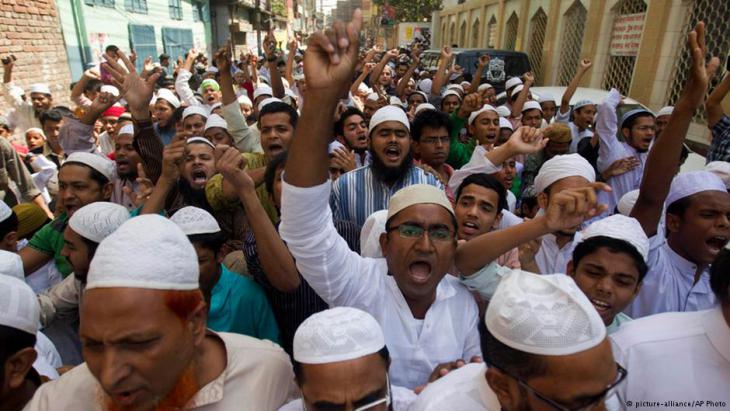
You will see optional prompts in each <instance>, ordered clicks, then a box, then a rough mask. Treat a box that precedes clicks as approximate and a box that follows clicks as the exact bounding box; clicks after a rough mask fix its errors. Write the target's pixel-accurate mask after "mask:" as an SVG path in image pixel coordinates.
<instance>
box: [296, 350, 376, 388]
mask: <svg viewBox="0 0 730 411" xmlns="http://www.w3.org/2000/svg"><path fill="white" fill-rule="evenodd" d="M378 355H379V356H380V358H382V359H383V361H385V370H386V371H387V370H388V368H389V366H390V352H389V351H388V347H387V346H386V347H383V348H381V349H380V351H378ZM292 365H293V368H294V376H295V377H296V379H297V384H299V386H300V387H301V386H302V384H304V373H303V372H302V364H301V363H300V362H299V361H297V360H294V359H292Z"/></svg>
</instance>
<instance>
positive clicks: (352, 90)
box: [350, 63, 375, 96]
mask: <svg viewBox="0 0 730 411" xmlns="http://www.w3.org/2000/svg"><path fill="white" fill-rule="evenodd" d="M374 67H375V63H365V65H363V66H362V73H360V75H359V76H357V78H356V79H355V81H354V82H353V83H352V86H350V93H351V94H352V95H353V96H354V95H356V94H357V89H358V88H359V87H360V84H362V82H363V81H365V78H367V76H369V75H370V72H371V71H373V68H374Z"/></svg>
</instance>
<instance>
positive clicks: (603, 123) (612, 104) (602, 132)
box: [596, 88, 627, 172]
mask: <svg viewBox="0 0 730 411" xmlns="http://www.w3.org/2000/svg"><path fill="white" fill-rule="evenodd" d="M620 103H621V93H620V92H619V91H618V90H616V89H615V88H612V89H611V91H609V92H608V95H607V96H606V99H605V100H603V103H601V104H599V105H598V113H597V115H596V134H597V135H598V138H599V139H600V141H601V144H600V145H599V146H598V171H600V172H603V171H605V170H607V169H608V168H609V167H610V166H611V165H612V164H613V163H614V162H615V161H617V160H619V159H621V158H624V157H626V154H627V153H625V152H624V149H623V146H622V145H621V142H619V141H618V139H617V138H616V133H617V132H618V118H617V116H616V107H618V105H619V104H620Z"/></svg>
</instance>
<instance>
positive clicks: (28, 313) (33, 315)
mask: <svg viewBox="0 0 730 411" xmlns="http://www.w3.org/2000/svg"><path fill="white" fill-rule="evenodd" d="M0 301H2V304H1V306H2V309H0V325H4V326H6V327H10V328H15V329H16V330H20V331H24V332H27V333H28V334H33V335H36V333H37V332H38V325H39V324H40V318H41V308H40V305H38V298H37V297H36V296H35V293H34V292H33V289H32V288H30V286H29V285H28V284H26V282H25V281H23V280H21V279H18V278H15V277H11V276H9V275H0Z"/></svg>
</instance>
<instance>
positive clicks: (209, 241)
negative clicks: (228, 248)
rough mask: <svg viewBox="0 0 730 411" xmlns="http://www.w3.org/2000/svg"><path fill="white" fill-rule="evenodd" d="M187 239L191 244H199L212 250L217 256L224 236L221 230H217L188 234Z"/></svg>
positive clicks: (224, 240)
mask: <svg viewBox="0 0 730 411" xmlns="http://www.w3.org/2000/svg"><path fill="white" fill-rule="evenodd" d="M188 240H190V242H191V243H193V244H199V245H201V246H203V248H207V249H208V250H211V251H213V253H215V255H216V256H218V252H220V250H221V247H223V244H224V243H225V242H226V236H225V234H223V232H222V231H218V232H217V233H206V234H193V235H189V236H188Z"/></svg>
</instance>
